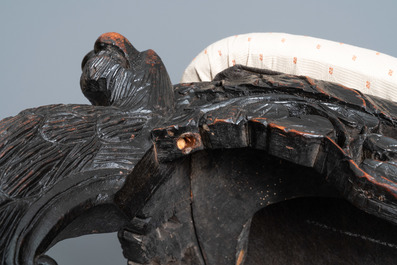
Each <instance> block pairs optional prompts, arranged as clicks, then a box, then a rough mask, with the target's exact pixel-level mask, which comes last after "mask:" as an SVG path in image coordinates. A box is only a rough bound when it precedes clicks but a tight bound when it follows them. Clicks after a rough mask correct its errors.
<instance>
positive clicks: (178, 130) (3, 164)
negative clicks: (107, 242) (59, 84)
mask: <svg viewBox="0 0 397 265" xmlns="http://www.w3.org/2000/svg"><path fill="white" fill-rule="evenodd" d="M82 70H83V73H82V77H81V88H82V91H83V93H84V95H85V96H86V97H87V98H88V99H89V100H90V102H91V103H92V104H93V106H89V105H50V106H43V107H39V108H35V109H28V110H25V111H22V112H21V113H20V114H18V115H17V116H15V117H10V118H6V119H4V120H2V121H1V122H0V178H1V182H0V188H1V189H0V258H1V262H2V264H7V265H11V264H12V265H16V264H21V265H22V264H56V262H55V261H54V260H53V259H51V258H50V257H48V256H45V255H44V254H45V252H46V251H47V250H48V249H49V248H50V247H51V246H53V245H54V244H55V243H56V242H59V241H60V240H63V239H66V238H70V237H76V236H80V235H84V234H91V233H102V232H112V231H119V239H120V242H121V244H122V248H123V253H124V255H125V257H126V258H127V259H128V260H129V262H130V263H131V264H207V265H209V264H237V265H241V264H250V265H251V264H393V261H395V260H396V258H397V239H396V238H397V226H396V225H397V184H396V181H397V129H396V119H397V104H396V103H394V102H389V101H385V100H381V99H379V98H376V97H372V96H367V95H363V94H361V93H360V92H358V91H356V90H354V89H350V88H346V87H343V86H341V85H338V84H334V83H329V82H324V81H319V80H313V79H311V78H309V77H302V76H293V75H287V74H282V73H278V72H272V71H268V70H260V69H254V68H249V67H244V66H235V67H232V68H229V69H227V70H225V71H224V72H222V73H220V74H218V75H217V76H216V78H215V79H214V80H213V81H212V82H202V83H192V84H178V85H175V86H172V85H171V82H170V80H169V77H168V74H167V71H166V69H165V67H164V65H163V63H162V61H161V59H160V58H159V57H158V55H157V54H156V53H155V52H154V51H152V50H148V51H145V52H139V51H137V50H136V49H135V48H134V47H133V46H132V45H131V44H130V43H129V42H128V40H126V39H125V38H124V37H123V36H121V35H119V34H117V33H106V34H103V35H102V36H100V37H99V38H98V40H97V41H96V43H95V46H94V50H93V51H91V52H90V53H89V54H87V56H86V57H85V58H84V60H83V63H82ZM297 198H301V199H297ZM310 198H312V199H310ZM87 260H89V259H87Z"/></svg>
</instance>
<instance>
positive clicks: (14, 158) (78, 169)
mask: <svg viewBox="0 0 397 265" xmlns="http://www.w3.org/2000/svg"><path fill="white" fill-rule="evenodd" d="M147 120H148V119H147V117H144V116H142V115H141V116H134V115H132V114H127V113H125V112H123V111H120V110H118V109H116V108H114V107H95V106H89V105H50V106H44V107H40V108H36V109H29V110H25V111H23V112H21V113H20V114H18V115H17V116H15V117H10V118H7V119H4V120H3V121H1V123H0V176H1V185H0V220H2V223H1V225H0V257H1V258H2V263H3V264H4V262H5V258H7V259H9V260H8V261H7V262H9V263H10V264H13V262H17V261H10V259H18V258H19V257H13V256H12V255H11V254H10V252H12V251H13V250H15V251H16V252H18V251H19V249H21V248H22V245H23V244H24V243H23V242H22V241H23V240H21V239H18V242H13V240H14V241H15V240H17V239H16V238H15V237H17V236H21V233H22V232H21V231H22V228H23V229H28V228H27V226H29V225H31V224H32V223H35V222H37V220H36V221H35V220H33V217H34V216H33V215H35V217H34V218H36V219H37V218H39V217H38V216H37V215H40V214H41V215H45V214H48V213H50V214H52V215H53V216H54V217H55V216H57V217H56V218H59V220H61V219H67V218H68V217H67V215H68V214H67V212H68V211H70V209H68V208H67V207H65V209H56V205H57V202H54V200H55V199H54V198H55V197H56V196H59V197H63V198H64V200H66V201H68V200H70V204H71V206H73V204H75V205H74V206H76V207H77V206H78V204H79V203H78V202H77V201H74V202H73V200H72V199H71V198H68V197H67V196H66V195H67V194H68V195H70V193H68V192H67V190H68V189H70V187H71V186H70V185H72V186H73V185H77V186H78V185H82V186H84V185H88V183H90V185H91V186H92V187H91V189H95V188H94V186H95V185H94V184H93V183H96V182H95V178H101V177H103V176H108V179H113V183H107V185H109V188H108V189H109V190H111V192H115V191H116V190H117V189H118V188H119V187H120V186H121V185H122V183H123V182H124V179H125V176H126V175H127V174H128V172H130V171H131V170H132V169H133V167H134V165H135V164H136V162H137V161H138V160H140V159H141V158H142V156H143V154H144V153H145V152H146V150H147V149H148V146H150V144H149V142H148V141H147V140H146V139H147V137H148V134H147V133H146V136H143V135H142V134H141V132H142V128H143V127H144V126H145V124H146V122H147ZM145 140H146V141H145ZM109 158H111V159H109ZM84 183H86V184H84ZM112 185H113V186H112ZM88 186H89V185H88ZM57 189H58V191H56V190H57ZM76 189H77V188H76ZM111 192H110V193H111ZM89 193H90V191H87V194H89ZM107 193H109V192H107ZM107 193H106V192H104V194H107ZM50 194H51V195H50ZM99 194H100V193H99ZM87 196H88V195H87ZM90 196H94V197H97V196H98V194H95V195H94V194H93V195H90ZM88 197H89V196H88ZM98 199H99V200H102V203H110V202H111V199H106V198H105V199H104V198H102V199H101V198H98ZM86 200H88V199H87V198H86ZM95 200H96V198H91V204H95V203H93V202H92V201H95ZM43 201H46V203H47V204H48V205H47V207H48V206H50V207H48V209H47V212H45V213H38V212H37V211H36V212H34V211H33V212H32V213H30V212H29V211H30V209H32V208H34V207H35V205H43ZM96 204H101V202H99V203H96ZM51 207H53V209H51ZM85 207H86V209H88V208H90V207H91V206H89V205H87V204H86V205H85ZM87 207H88V208H87ZM29 214H32V216H29ZM62 215H65V216H62ZM72 215H73V214H72ZM56 218H55V219H56ZM59 220H56V223H58V224H59V223H62V222H60V221H59ZM47 226H48V227H47V228H45V229H46V232H49V231H48V230H49V229H51V228H52V227H51V225H50V224H47ZM21 227H22V228H21ZM57 229H58V228H57ZM100 229H101V228H100ZM107 229H111V230H114V229H116V228H114V227H112V228H106V227H105V228H103V231H107ZM17 230H18V231H19V230H21V231H19V232H18V231H17ZM28 230H29V229H28ZM88 230H89V229H88ZM52 233H53V232H52ZM80 233H81V234H84V233H87V228H84V229H83V230H82V231H80ZM22 234H25V235H26V234H27V233H26V231H25V232H23V233H22ZM55 235H56V233H54V236H55ZM77 235H78V234H75V236H77ZM40 236H47V237H49V238H47V239H46V240H47V241H48V242H46V243H45V244H44V245H41V246H40V248H41V249H40V251H45V249H46V248H47V247H49V246H50V245H51V244H54V243H55V241H52V240H54V238H51V236H48V234H45V233H44V232H42V235H40ZM69 236H70V235H69ZM72 236H73V235H72ZM22 237H24V236H22ZM38 237H39V236H38ZM50 238H51V239H50ZM24 240H25V241H28V240H27V238H26V236H25V238H24ZM23 254H24V255H26V254H27V251H25V252H24V253H23ZM7 262H6V264H8V263H7Z"/></svg>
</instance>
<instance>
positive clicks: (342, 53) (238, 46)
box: [181, 33, 397, 101]
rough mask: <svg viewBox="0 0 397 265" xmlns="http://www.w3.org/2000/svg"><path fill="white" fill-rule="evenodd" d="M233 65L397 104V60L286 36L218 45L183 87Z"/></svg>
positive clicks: (239, 38)
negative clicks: (330, 85)
mask: <svg viewBox="0 0 397 265" xmlns="http://www.w3.org/2000/svg"><path fill="white" fill-rule="evenodd" d="M235 64H242V65H247V66H252V67H258V68H266V69H271V70H274V71H279V72H283V73H287V74H294V75H306V76H309V77H312V78H315V79H321V80H325V81H331V82H336V83H339V84H342V85H344V86H347V87H351V88H355V89H358V90H360V91H361V92H363V93H365V94H370V95H375V96H379V97H382V98H385V99H389V100H394V101H397V58H394V57H392V56H389V55H386V54H382V53H379V52H376V51H373V50H368V49H364V48H360V47H356V46H352V45H348V44H344V43H340V42H334V41H329V40H324V39H318V38H312V37H307V36H298V35H291V34H286V33H250V34H244V35H236V36H232V37H228V38H226V39H223V40H220V41H217V42H215V43H213V44H211V45H210V46H208V47H207V48H206V49H204V50H203V51H202V52H201V53H200V54H198V55H197V57H196V58H195V59H194V60H193V61H192V62H191V63H190V65H189V66H188V67H187V68H186V70H185V72H184V74H183V76H182V80H181V82H182V83H187V82H200V81H211V80H212V79H213V78H214V77H215V75H216V74H217V73H219V72H221V71H222V70H224V69H226V68H228V67H230V66H233V65H235Z"/></svg>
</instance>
